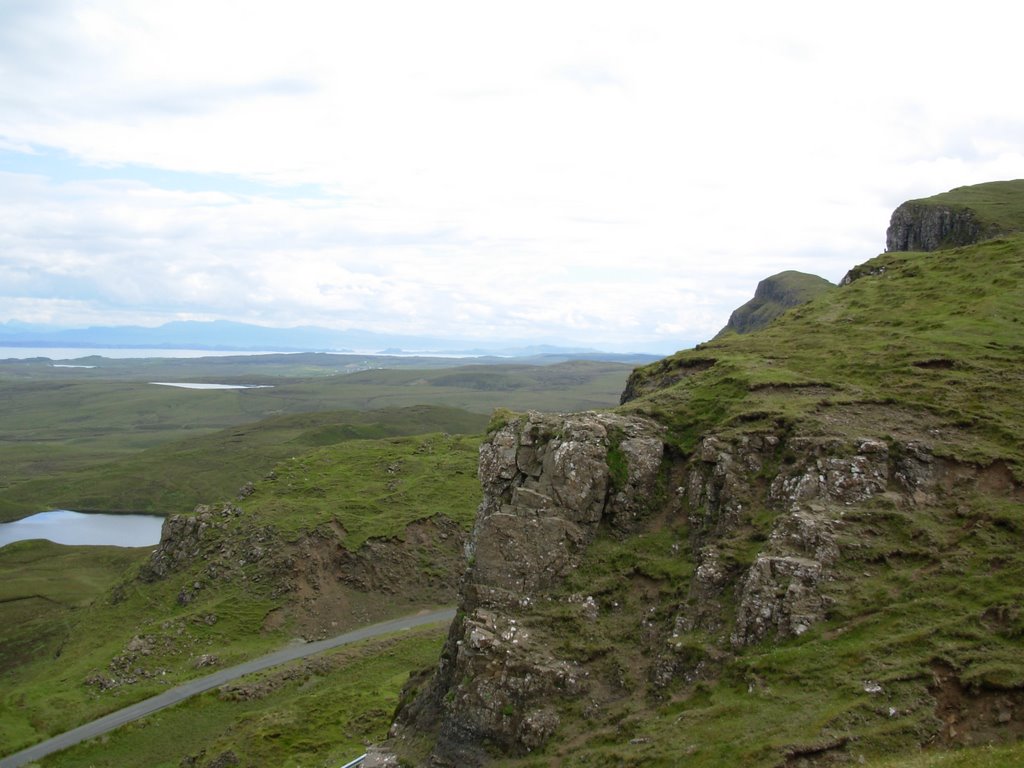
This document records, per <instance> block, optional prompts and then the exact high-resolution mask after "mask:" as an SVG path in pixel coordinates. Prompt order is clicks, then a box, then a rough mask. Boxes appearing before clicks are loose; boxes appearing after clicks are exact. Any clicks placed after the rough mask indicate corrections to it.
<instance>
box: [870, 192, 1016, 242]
mask: <svg viewBox="0 0 1024 768" xmlns="http://www.w3.org/2000/svg"><path fill="white" fill-rule="evenodd" d="M1022 196H1024V181H1021V180H1015V181H994V182H989V183H987V184H978V185H975V186H971V187H957V188H956V189H953V190H950V191H949V192H944V193H942V194H939V195H935V196H933V197H929V198H924V199H921V200H908V201H907V202H905V203H903V204H902V205H901V206H899V207H898V208H897V209H896V210H895V211H893V214H892V217H891V219H890V221H889V228H888V229H887V230H886V233H885V250H887V251H937V250H940V249H942V248H954V247H957V246H962V245H970V244H972V243H977V242H980V241H982V240H986V239H988V238H992V237H997V236H999V235H1003V234H1008V233H1011V232H1018V231H1020V230H1021V229H1024V209H1022V207H1021V200H1022Z"/></svg>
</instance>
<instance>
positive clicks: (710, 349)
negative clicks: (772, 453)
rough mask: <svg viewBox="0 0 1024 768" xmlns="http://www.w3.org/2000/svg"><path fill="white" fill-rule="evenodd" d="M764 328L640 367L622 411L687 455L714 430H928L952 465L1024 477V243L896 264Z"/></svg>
mask: <svg viewBox="0 0 1024 768" xmlns="http://www.w3.org/2000/svg"><path fill="white" fill-rule="evenodd" d="M853 273H854V275H855V276H859V279H855V280H854V282H853V283H852V284H850V285H848V286H845V287H843V288H842V289H841V290H839V291H835V292H833V293H829V294H827V295H824V296H822V297H820V298H819V299H817V300H815V301H814V302H812V303H810V304H807V305H805V306H803V307H801V308H799V309H796V310H794V311H793V312H791V313H789V314H787V315H786V316H784V317H783V318H780V320H779V321H778V322H777V323H775V324H773V325H771V326H769V327H768V328H766V329H764V330H763V331H761V332H759V333H756V334H751V335H749V336H736V337H730V338H725V339H720V340H716V341H713V342H709V343H707V344H701V345H698V346H697V348H696V349H693V350H686V351H684V352H680V353H677V354H676V355H673V356H671V357H668V358H666V359H665V360H663V361H661V362H659V363H656V364H654V365H651V366H647V367H645V368H642V369H638V370H637V371H636V372H635V373H634V375H633V378H632V380H631V390H632V391H633V393H634V395H635V396H636V397H637V399H635V400H633V401H632V402H630V403H628V404H627V405H626V406H625V409H626V410H628V411H636V412H640V413H645V414H649V415H651V416H654V417H656V418H658V419H659V420H661V421H663V422H664V423H665V424H667V425H668V426H669V427H670V428H671V430H672V435H673V439H674V440H675V441H676V443H677V444H678V445H679V447H680V449H681V450H683V451H689V450H692V448H693V447H694V445H695V442H696V440H697V438H698V437H699V435H701V434H702V433H703V432H705V431H707V430H709V429H712V428H714V429H715V430H719V431H721V430H725V431H727V432H728V431H729V430H751V429H755V428H756V427H757V426H758V425H766V426H767V425H774V426H777V425H786V426H787V428H791V429H801V430H805V431H811V432H815V431H817V432H824V431H835V430H837V429H838V430H842V431H845V432H847V433H849V434H856V430H858V429H865V430H869V431H873V430H875V429H877V428H878V427H884V428H885V429H887V430H889V431H890V432H892V433H893V434H898V433H900V432H901V431H915V430H917V431H925V432H927V431H931V432H932V433H933V434H934V433H936V432H937V433H939V434H941V435H942V437H943V439H942V440H941V441H939V443H938V446H937V449H938V450H939V451H940V452H942V453H943V454H944V455H948V456H950V457H955V458H959V459H963V460H967V461H973V462H981V463H988V462H991V461H993V460H996V459H1001V460H1005V461H1007V462H1008V463H1009V464H1010V465H1011V466H1012V467H1013V471H1014V473H1015V474H1016V475H1017V477H1018V478H1024V442H1022V441H1021V433H1022V424H1024V400H1022V399H1021V398H1020V397H1019V393H1020V392H1022V391H1024V342H1022V339H1024V333H1022V325H1021V324H1022V317H1024V291H1021V289H1020V286H1021V285H1022V284H1024V237H1022V236H1012V237H1007V238H1002V239H997V240H993V241H988V242H986V243H982V244H980V245H976V246H969V247H965V248H957V249H952V250H947V251H938V252H934V253H930V254H907V253H889V254H884V255H882V256H879V257H877V258H875V259H872V260H871V261H869V262H867V263H865V264H863V265H861V266H860V267H858V268H856V269H855V270H854V272H853Z"/></svg>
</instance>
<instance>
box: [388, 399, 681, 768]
mask: <svg viewBox="0 0 1024 768" xmlns="http://www.w3.org/2000/svg"><path fill="white" fill-rule="evenodd" d="M661 433H662V430H661V429H660V428H659V427H658V426H657V425H655V424H654V423H652V422H649V421H647V420H644V419H638V418H630V417H622V416H614V415H608V414H573V415H541V414H536V413H531V414H529V415H526V416H522V417H518V418H515V419H513V420H512V421H511V422H510V423H508V424H507V425H505V426H503V427H501V428H500V429H498V430H497V431H496V432H495V433H493V434H492V435H491V437H490V439H489V440H488V441H487V442H486V443H484V444H483V446H481V449H480V471H479V476H480V480H481V484H482V485H483V489H484V498H483V502H482V503H481V505H480V509H479V511H478V516H477V522H476V527H475V529H474V531H473V534H472V536H471V538H470V541H469V543H468V545H467V556H468V562H469V567H468V570H467V572H466V576H465V580H464V583H463V586H462V590H461V600H460V604H459V614H458V617H457V618H456V620H455V622H454V624H453V625H452V627H451V631H450V634H449V637H448V641H447V644H446V645H445V649H444V653H443V656H442V659H441V664H440V666H439V668H438V670H437V672H436V673H435V674H434V675H433V676H432V677H431V678H430V680H429V681H428V683H427V685H426V688H425V690H424V691H423V692H422V693H421V694H419V695H418V696H415V697H414V698H413V699H412V701H411V702H410V703H409V704H408V706H407V707H406V708H405V709H404V710H403V712H402V714H401V716H400V718H399V720H398V722H396V725H395V733H396V734H403V733H406V732H415V731H418V730H430V731H433V732H436V736H437V738H436V745H435V747H434V749H433V759H435V760H437V761H439V762H441V763H448V764H452V765H478V764H482V763H483V762H486V759H487V752H486V750H484V749H483V748H482V745H484V744H490V745H493V746H495V747H497V748H498V749H499V750H502V751H504V752H506V753H510V754H519V753H525V752H529V751H530V750H533V749H536V748H537V747H540V746H542V745H543V744H544V743H545V742H546V741H547V740H548V739H549V738H550V737H551V735H552V734H553V733H554V732H555V730H556V729H557V728H558V725H559V722H560V720H559V714H558V706H557V701H558V700H559V699H566V698H572V697H575V696H578V695H579V694H580V693H581V691H583V690H585V688H586V687H587V683H586V680H585V673H584V671H583V669H582V667H581V666H580V665H579V664H578V663H577V662H576V661H574V660H572V659H570V658H566V657H565V656H564V654H561V653H560V652H559V651H558V648H557V647H556V644H555V643H553V642H552V636H551V632H550V628H548V627H545V626H543V622H541V623H537V622H533V621H530V620H528V619H524V617H528V616H529V615H530V614H531V612H532V610H533V609H534V607H535V606H537V605H543V604H549V603H551V601H552V600H554V599H555V596H556V595H558V594H559V591H560V588H561V586H562V583H563V581H564V579H565V577H566V576H567V575H568V574H569V573H571V572H573V571H574V570H575V569H577V568H578V567H579V564H580V561H581V558H582V557H583V556H584V553H585V552H586V549H587V547H588V545H589V544H590V543H591V542H592V541H593V540H594V539H595V537H597V536H598V535H599V533H600V532H601V531H603V530H605V531H614V532H618V533H619V534H625V533H626V532H628V531H632V530H635V529H636V528H637V527H638V526H640V525H642V522H643V521H644V520H645V519H646V517H647V516H648V515H650V514H651V513H652V512H653V511H654V510H655V509H656V508H657V506H658V495H659V493H660V490H661V486H660V485H659V482H658V479H659V477H660V476H661V471H662V459H663V454H664V445H663V442H662V436H661ZM578 606H579V610H580V611H586V610H588V609H590V608H591V606H592V601H591V603H587V602H586V601H581V602H579V603H578ZM398 738H399V739H401V736H399V737H398Z"/></svg>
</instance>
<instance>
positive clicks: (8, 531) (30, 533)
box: [0, 509, 164, 547]
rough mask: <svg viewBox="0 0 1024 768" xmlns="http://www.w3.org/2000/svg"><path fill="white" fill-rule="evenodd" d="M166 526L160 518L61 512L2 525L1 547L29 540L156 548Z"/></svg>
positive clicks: (42, 513) (56, 511)
mask: <svg viewBox="0 0 1024 768" xmlns="http://www.w3.org/2000/svg"><path fill="white" fill-rule="evenodd" d="M163 523H164V519H163V518H162V517H157V516H156V515H107V514H102V513H84V512H71V511H70V510H67V509H58V510H55V511H53V512H40V513H39V514H37V515H32V516H30V517H25V518H22V519H21V520H15V521H14V522H13V523H0V547H2V546H4V545H5V544H10V543H11V542H14V541H23V540H25V539H47V540H49V541H52V542H54V543H55V544H93V545H106V546H114V547H152V546H153V545H155V544H158V543H159V542H160V528H161V526H162V525H163Z"/></svg>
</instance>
